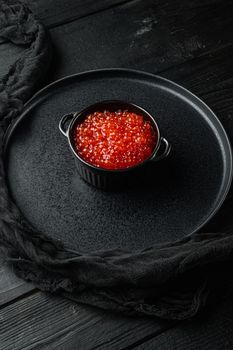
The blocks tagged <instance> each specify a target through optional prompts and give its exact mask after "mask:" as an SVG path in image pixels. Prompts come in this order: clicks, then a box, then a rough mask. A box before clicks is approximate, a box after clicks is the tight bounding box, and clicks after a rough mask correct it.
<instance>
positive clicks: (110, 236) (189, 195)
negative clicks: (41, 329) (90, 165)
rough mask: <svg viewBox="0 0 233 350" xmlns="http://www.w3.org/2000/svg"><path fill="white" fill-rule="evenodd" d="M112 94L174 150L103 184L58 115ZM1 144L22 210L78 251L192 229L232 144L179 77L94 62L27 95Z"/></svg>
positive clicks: (216, 193)
mask: <svg viewBox="0 0 233 350" xmlns="http://www.w3.org/2000/svg"><path fill="white" fill-rule="evenodd" d="M115 99H119V100H124V101H128V102H132V103H135V104H137V105H139V106H141V107H143V108H145V109H146V110H148V112H150V113H151V114H152V115H153V116H154V117H155V119H156V121H157V122H158V125H159V127H160V129H161V134H162V135H163V136H164V137H166V138H167V139H168V140H169V141H170V142H171V144H172V152H171V154H170V155H169V157H168V158H167V159H166V160H164V161H161V162H158V163H156V164H155V165H153V166H151V167H150V169H149V175H150V176H149V178H146V180H145V181H143V179H142V181H141V183H140V184H139V185H138V186H136V187H134V186H132V187H131V188H128V189H127V190H124V191H121V192H103V191H100V190H97V189H95V188H93V187H91V186H89V185H87V184H86V183H84V182H83V181H82V180H81V179H80V177H79V175H78V174H77V172H76V168H75V164H74V159H73V157H72V154H71V152H70V149H69V146H68V143H67V140H66V139H65V138H64V136H63V135H61V133H60V132H59V130H58V123H59V120H60V118H61V116H62V115H63V114H65V113H68V112H70V111H79V110H82V109H84V108H85V107H87V106H89V105H91V104H93V103H95V102H98V101H101V100H115ZM5 145H6V168H7V174H8V181H9V187H10V191H11V194H12V196H13V199H14V200H15V202H16V204H17V205H18V207H19V208H20V209H21V211H22V213H23V214H24V216H25V217H26V218H27V219H28V220H29V222H31V224H32V225H34V227H36V228H37V229H38V230H40V231H43V232H44V233H46V234H48V235H50V236H52V237H54V238H57V239H61V240H63V241H64V242H65V243H66V244H67V246H68V247H72V248H74V249H78V250H80V251H93V250H96V249H106V248H125V249H130V250H135V249H141V248H145V247H148V246H151V245H153V244H156V243H158V242H163V241H168V240H176V239H178V238H181V237H183V236H185V235H188V234H191V233H193V232H196V231H197V230H199V229H200V228H201V227H202V226H203V225H204V224H205V223H206V222H207V221H208V220H209V219H210V218H211V217H212V216H213V215H214V214H215V212H216V211H217V210H218V209H219V207H220V206H221V204H222V202H223V200H224V198H225V197H226V194H227V192H228V189H229V186H230V182H231V175H232V156H231V149H230V144H229V141H228V138H227V136H226V133H225V131H224V129H223V127H222V125H221V124H220V122H219V120H218V119H217V117H216V116H215V115H214V113H213V112H212V111H211V110H210V109H209V108H208V107H207V106H206V105H205V104H204V103H203V102H202V101H201V100H200V99H198V98H197V97H195V96H194V95H193V94H191V93H190V92H188V91H187V90H185V89H183V88H182V87H180V86H178V85H177V84H174V83H172V82H171V81H168V80H166V79H163V78H160V77H158V76H154V75H152V74H147V73H143V72H138V71H131V70H124V69H105V70H98V71H91V72H86V73H82V74H76V75H73V76H69V77H66V78H64V79H61V80H59V81H57V82H55V83H53V84H51V85H49V86H48V87H46V88H44V89H43V90H41V91H40V92H39V93H37V94H36V95H35V96H34V97H33V98H32V99H31V100H30V101H29V102H28V103H27V105H26V106H25V109H24V111H23V113H22V115H21V116H20V118H19V119H18V120H17V122H16V123H15V124H14V125H13V126H12V128H11V129H10V131H9V132H8V135H7V138H6V144H5Z"/></svg>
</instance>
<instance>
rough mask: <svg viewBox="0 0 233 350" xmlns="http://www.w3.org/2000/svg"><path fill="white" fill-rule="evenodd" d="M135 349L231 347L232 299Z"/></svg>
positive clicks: (218, 349) (224, 349)
mask: <svg viewBox="0 0 233 350" xmlns="http://www.w3.org/2000/svg"><path fill="white" fill-rule="evenodd" d="M129 349H132V347H131V348H129ZM134 349H135V350H143V349H147V350H154V349H159V350H171V349H172V350H187V349H188V350H209V349H211V350H231V349H233V301H232V300H228V301H225V302H224V303H222V304H221V305H217V306H216V309H213V310H212V311H211V312H210V313H208V314H206V315H202V316H201V317H198V318H196V319H195V320H194V321H192V322H190V321H187V322H183V323H180V324H179V325H178V326H176V327H174V328H172V329H170V330H168V331H166V332H164V333H162V334H161V335H158V336H157V337H156V338H153V339H151V340H149V341H147V342H143V343H142V344H141V345H138V346H136V347H134Z"/></svg>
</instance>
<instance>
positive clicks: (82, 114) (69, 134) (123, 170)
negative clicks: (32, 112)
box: [66, 100, 161, 173]
mask: <svg viewBox="0 0 233 350" xmlns="http://www.w3.org/2000/svg"><path fill="white" fill-rule="evenodd" d="M102 104H106V105H108V104H109V105H111V104H119V108H120V105H126V106H128V108H129V111H130V107H133V108H135V109H136V110H138V111H139V113H140V112H141V113H143V114H144V115H147V116H148V117H149V119H150V121H151V122H152V124H153V129H154V130H155V131H156V133H157V141H156V144H155V146H154V149H153V151H152V153H151V155H150V156H149V157H147V158H146V159H145V160H144V161H143V162H140V163H138V164H136V165H134V166H131V167H128V168H121V169H106V168H102V167H97V166H95V165H93V164H90V163H88V162H86V161H85V160H84V159H83V158H82V157H81V156H80V155H79V154H78V152H77V151H76V150H75V148H74V146H73V141H72V136H73V135H72V132H73V128H74V126H75V124H76V123H77V121H78V119H79V118H82V117H84V119H85V114H88V111H89V110H90V109H93V108H95V107H96V108H98V106H100V105H102ZM66 135H67V139H68V142H69V146H70V148H71V150H72V152H73V154H74V155H75V157H76V158H78V160H79V161H80V162H82V163H83V164H85V165H86V166H88V167H89V168H91V169H93V170H95V171H98V172H99V173H100V172H102V173H126V172H130V171H131V170H135V169H137V168H140V167H142V166H143V165H145V164H146V163H148V162H149V161H152V160H153V158H155V157H156V153H157V152H158V149H159V146H160V143H161V142H160V141H161V133H160V129H159V126H158V124H157V122H156V121H155V119H154V118H153V116H152V115H151V114H150V113H149V112H148V111H147V110H146V109H144V108H143V107H141V106H138V105H137V104H135V103H131V102H128V101H122V100H102V101H99V102H96V103H93V104H91V105H89V106H88V107H85V108H84V109H82V110H81V111H78V112H74V115H73V118H72V120H71V122H70V124H69V126H68V129H67V132H66Z"/></svg>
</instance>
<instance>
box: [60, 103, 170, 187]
mask: <svg viewBox="0 0 233 350" xmlns="http://www.w3.org/2000/svg"><path fill="white" fill-rule="evenodd" d="M105 110H108V111H110V112H115V111H118V110H127V111H129V112H132V113H138V114H140V115H142V116H143V117H144V119H145V120H149V121H150V123H151V125H152V127H153V129H154V133H155V135H156V140H157V142H156V144H155V147H154V150H153V152H152V153H151V156H150V157H149V158H147V159H146V160H145V161H143V162H141V163H139V164H137V165H136V166H132V167H129V168H124V169H116V170H115V169H114V170H108V169H104V168H100V167H96V166H94V165H92V164H89V163H87V162H86V161H85V160H83V159H82V158H81V157H80V156H79V154H78V153H77V150H76V148H75V144H74V137H73V132H74V129H75V128H76V126H77V124H80V123H82V122H83V121H84V119H85V118H86V117H87V115H89V114H90V113H93V112H97V111H98V112H104V111H105ZM59 129H60V131H61V132H62V134H63V135H64V136H66V137H67V139H68V142H69V145H70V148H71V150H72V152H73V154H74V156H75V162H76V166H77V169H78V172H79V174H80V175H81V177H82V178H83V179H84V180H85V181H86V182H88V183H89V184H91V185H93V186H95V187H97V188H100V189H104V190H106V189H114V188H118V187H121V186H122V185H125V184H127V183H128V181H131V180H132V179H133V178H135V175H139V174H140V173H141V172H142V171H143V169H144V166H145V165H146V163H148V162H152V161H153V162H154V161H158V160H161V159H163V158H165V157H167V156H168V154H169V153H170V150H171V146H170V144H169V143H168V141H167V140H166V139H165V138H164V137H161V135H160V131H159V127H158V125H157V123H156V122H155V120H154V118H153V117H152V116H151V115H150V114H149V113H148V112H147V111H146V110H144V109H143V108H141V107H139V106H137V105H135V104H132V103H128V102H123V101H103V102H99V103H95V104H93V105H91V106H89V107H87V108H85V109H84V110H82V111H81V112H72V113H69V114H65V115H64V116H63V117H62V118H61V120H60V123H59ZM162 148H163V150H162Z"/></svg>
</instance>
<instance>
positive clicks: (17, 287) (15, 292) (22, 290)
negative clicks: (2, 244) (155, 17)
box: [0, 258, 35, 307]
mask: <svg viewBox="0 0 233 350" xmlns="http://www.w3.org/2000/svg"><path fill="white" fill-rule="evenodd" d="M34 289H35V287H33V286H32V285H31V284H30V283H26V282H24V281H23V280H21V279H19V278H18V277H16V276H15V274H14V273H13V271H12V270H11V268H10V267H9V266H7V264H6V262H4V260H3V258H0V307H2V306H3V305H5V304H6V303H9V302H12V301H14V300H16V299H17V298H19V297H21V296H23V295H26V294H28V293H29V292H31V291H32V290H34Z"/></svg>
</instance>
